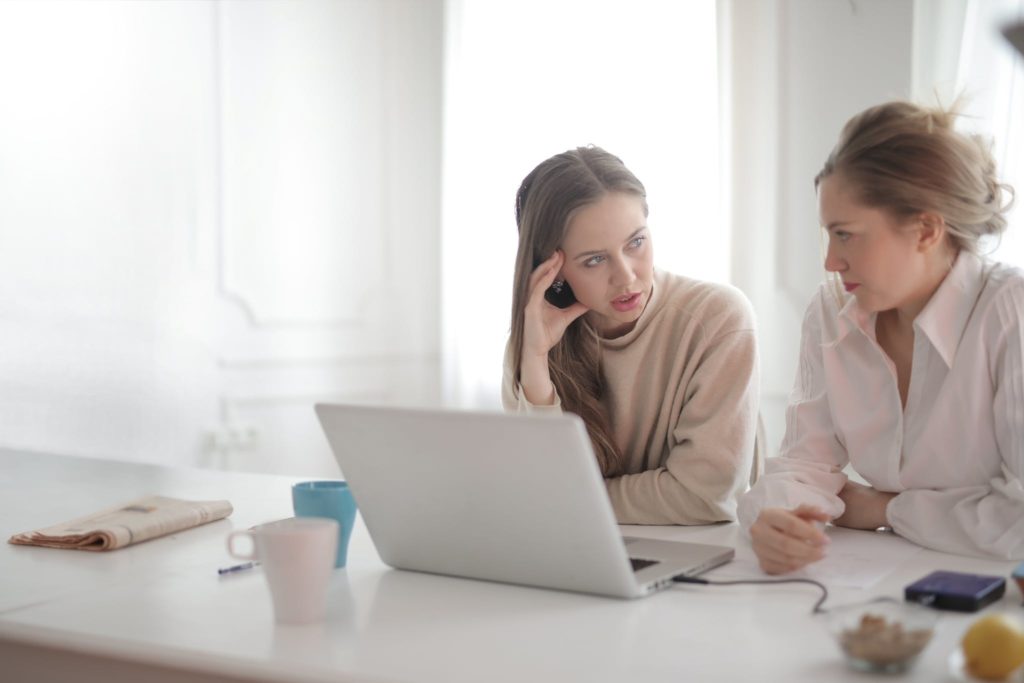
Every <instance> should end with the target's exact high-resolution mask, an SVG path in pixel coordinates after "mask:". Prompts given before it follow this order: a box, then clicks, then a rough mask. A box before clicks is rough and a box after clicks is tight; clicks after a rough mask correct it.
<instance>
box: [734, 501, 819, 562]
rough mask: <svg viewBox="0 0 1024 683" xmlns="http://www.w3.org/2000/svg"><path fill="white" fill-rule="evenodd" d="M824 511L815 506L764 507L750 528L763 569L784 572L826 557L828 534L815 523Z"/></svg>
mask: <svg viewBox="0 0 1024 683" xmlns="http://www.w3.org/2000/svg"><path fill="white" fill-rule="evenodd" d="M798 511H799V512H800V514H799V515H798V514H797V513H798ZM820 512H821V511H820V510H817V509H815V508H808V509H805V510H800V508H797V510H792V511H790V510H782V509H768V510H764V511H763V512H762V513H761V515H760V516H759V517H758V519H757V521H756V522H755V523H754V524H753V525H752V526H751V528H750V536H751V541H752V546H753V548H754V552H755V553H756V554H757V558H758V562H759V563H760V564H761V568H762V569H763V570H764V571H766V572H768V573H769V574H780V573H784V572H790V571H794V570H796V569H799V568H800V567H803V566H805V565H807V564H810V563H811V562H817V561H818V560H820V559H822V558H823V557H824V556H825V546H826V545H827V544H828V537H827V536H826V535H825V534H824V532H822V531H821V530H820V529H818V528H817V527H816V526H815V522H817V521H821V520H820V517H821V516H822V515H821V514H819V513H820ZM803 515H806V516H807V517H810V519H807V518H806V517H804V516H803Z"/></svg>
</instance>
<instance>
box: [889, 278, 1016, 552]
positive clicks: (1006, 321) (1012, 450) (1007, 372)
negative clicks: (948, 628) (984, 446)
mask: <svg viewBox="0 0 1024 683" xmlns="http://www.w3.org/2000/svg"><path fill="white" fill-rule="evenodd" d="M994 306H995V310H994V319H993V324H994V325H996V329H998V330H1000V331H1001V333H997V334H995V335H994V338H995V339H996V340H997V341H996V344H997V345H996V347H995V348H993V349H991V356H990V362H989V367H990V371H991V372H992V376H993V378H994V386H995V395H994V396H993V401H994V405H993V409H994V410H993V412H994V414H995V434H996V442H997V444H998V448H999V454H1000V457H1001V460H1002V473H1001V476H997V477H993V478H992V479H991V480H990V481H989V483H988V485H987V486H986V485H979V486H967V487H962V488H952V489H943V490H938V491H936V490H930V489H911V490H907V491H904V492H902V493H900V494H899V495H898V496H896V497H895V498H894V499H893V500H892V501H891V502H890V503H889V506H888V508H887V510H886V516H887V518H888V520H889V524H890V525H891V526H892V528H893V530H894V531H895V532H896V533H898V534H899V535H900V536H903V537H905V538H907V539H909V540H911V541H913V542H914V543H918V544H920V545H923V546H925V547H928V548H934V549H935V550H941V551H944V552H951V553H962V554H968V555H988V556H991V557H997V558H1001V559H1016V560H1024V484H1022V480H1024V330H1022V323H1024V296H1022V292H1021V291H1020V289H1019V288H1017V289H1011V290H1008V291H1006V292H1004V293H1002V294H1001V295H1000V297H999V298H998V299H997V300H996V301H995V302H994ZM963 456H964V457H965V458H969V457H971V454H969V453H965V454H963Z"/></svg>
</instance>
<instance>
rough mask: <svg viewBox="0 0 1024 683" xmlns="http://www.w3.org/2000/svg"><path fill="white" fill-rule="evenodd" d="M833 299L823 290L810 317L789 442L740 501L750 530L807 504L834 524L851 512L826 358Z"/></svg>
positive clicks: (740, 512)
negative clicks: (775, 511)
mask: <svg viewBox="0 0 1024 683" xmlns="http://www.w3.org/2000/svg"><path fill="white" fill-rule="evenodd" d="M827 295H828V294H827V292H825V291H824V290H820V291H819V292H818V294H817V296H816V297H815V298H814V300H813V301H812V302H811V305H810V306H809V307H808V308H807V312H806V314H805V315H804V322H803V329H802V333H801V342H800V365H799V368H798V370H797V376H796V381H795V383H794V386H793V392H792V394H791V395H790V398H789V406H788V407H787V408H786V436H785V438H783V440H782V447H781V450H780V453H779V455H778V457H775V458H769V459H768V461H767V463H766V465H765V473H764V475H763V476H762V477H761V479H760V480H758V482H757V484H755V485H754V487H753V488H752V489H750V491H748V492H747V493H746V494H744V496H743V497H742V498H741V499H740V503H739V510H738V516H739V521H740V524H741V525H742V527H743V529H745V530H746V529H749V528H750V525H751V524H753V523H754V521H756V520H757V517H758V515H759V514H760V513H761V510H763V509H764V508H770V507H781V508H786V509H792V508H795V507H797V506H798V505H801V504H805V503H806V504H809V505H814V506H816V507H818V508H821V509H822V510H824V511H825V512H827V513H828V514H829V515H830V516H831V517H833V518H835V517H838V516H839V515H841V514H842V513H843V511H844V510H845V509H846V506H845V505H844V504H843V501H842V500H840V499H839V496H838V495H837V494H838V493H839V491H841V490H842V488H843V486H844V485H845V484H846V481H847V478H846V475H845V474H843V473H842V469H843V467H845V466H846V463H847V462H848V456H847V453H846V449H845V448H844V446H843V444H842V443H840V441H839V439H838V438H837V437H836V434H835V428H834V426H833V424H832V415H831V412H830V408H829V400H828V391H827V387H826V384H825V372H824V367H823V361H822V352H821V339H822V335H821V326H822V322H821V317H822V315H824V314H825V313H826V311H827V304H826V302H825V301H824V300H823V297H824V296H827Z"/></svg>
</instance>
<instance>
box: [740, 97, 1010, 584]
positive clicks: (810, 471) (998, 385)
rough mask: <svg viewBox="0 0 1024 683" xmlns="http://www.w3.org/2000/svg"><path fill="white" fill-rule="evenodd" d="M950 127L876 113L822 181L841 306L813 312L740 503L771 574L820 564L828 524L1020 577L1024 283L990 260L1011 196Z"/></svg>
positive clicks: (896, 109) (857, 128)
mask: <svg viewBox="0 0 1024 683" xmlns="http://www.w3.org/2000/svg"><path fill="white" fill-rule="evenodd" d="M953 118H954V117H953V115H952V114H951V113H949V112H945V111H941V110H930V109H925V108H922V107H918V106H915V105H912V104H907V103H901V102H894V103H889V104H883V105H880V106H877V107H873V108H871V109H868V110H867V111H864V112H862V113H860V114H858V115H857V116H855V117H854V118H853V119H851V120H850V121H849V122H848V123H847V124H846V126H845V127H844V128H843V131H842V133H841V135H840V138H839V142H838V144H837V145H836V147H835V149H833V150H832V153H831V154H830V155H829V157H828V160H827V161H826V162H825V166H824V168H822V170H821V172H820V173H819V174H818V177H817V178H816V179H815V186H816V188H817V191H818V208H819V212H820V217H821V223H822V225H823V226H824V228H825V229H826V230H827V232H828V253H827V256H826V258H825V268H826V270H828V271H829V272H831V273H834V274H835V275H837V276H838V278H839V280H840V281H841V284H842V288H841V289H840V290H839V291H838V292H837V291H834V289H832V288H829V287H827V286H823V287H822V288H821V289H820V291H819V292H818V294H817V296H815V298H814V300H813V301H812V302H811V305H810V307H809V308H808V309H807V313H806V315H805V317H804V325H803V341H802V348H801V351H800V367H799V371H798V373H797V378H796V386H795V388H794V391H793V395H792V397H791V402H790V405H789V408H788V411H787V416H786V436H785V438H784V439H783V443H782V450H781V453H780V455H779V457H777V458H772V459H770V460H769V462H768V465H767V470H766V473H765V476H764V477H763V478H762V479H761V480H760V481H759V482H758V484H757V485H756V486H755V487H754V488H753V489H752V490H751V491H750V492H749V493H748V494H747V495H746V496H745V497H744V498H743V500H742V501H741V503H740V521H741V523H742V524H743V525H744V526H745V527H747V528H749V531H750V537H751V540H752V543H753V548H754V550H755V552H756V553H757V556H758V558H759V560H760V564H761V567H762V568H763V569H764V570H765V571H766V572H769V573H782V572H788V571H792V570H794V569H798V568H800V567H802V566H804V565H806V564H808V563H810V562H814V561H816V560H818V559H820V558H821V557H822V556H823V555H824V554H825V552H826V548H827V537H826V535H825V533H824V532H823V529H822V524H821V522H827V521H831V522H832V523H833V524H836V525H839V526H846V527H852V528H855V529H876V528H880V527H891V528H892V529H893V531H895V533H897V534H899V535H901V536H903V537H905V538H907V539H909V540H911V541H913V542H914V543H917V544H919V545H922V546H926V547H929V548H934V549H937V550H941V551H945V552H952V553H961V554H966V555H978V556H991V557H998V558H1016V559H1024V488H1022V486H1021V479H1022V475H1024V329H1022V320H1024V273H1022V272H1021V271H1020V270H1018V269H1016V268H1013V267H1010V266H1007V265H1002V264H999V263H993V262H990V261H988V260H986V259H984V258H982V257H980V256H979V255H978V251H979V240H980V239H981V238H982V237H984V236H986V235H998V234H999V233H1000V232H1002V230H1003V229H1004V228H1005V225H1006V221H1005V218H1004V216H1003V214H1004V212H1005V210H1006V208H1007V205H1008V203H1009V201H1010V194H1011V192H1010V191H1009V188H1008V187H1006V186H1004V185H1001V184H1000V183H999V181H998V180H997V178H996V175H995V165H994V163H993V161H992V158H991V155H990V153H989V151H988V148H987V147H986V146H985V145H984V144H982V142H981V141H980V140H979V139H978V138H976V137H973V136H967V135H964V134H961V133H959V132H957V131H956V130H954V128H953ZM847 464H850V465H851V466H852V467H853V469H854V470H856V472H857V473H858V474H860V476H861V477H863V479H864V480H866V481H867V485H863V484H859V483H856V482H854V481H852V480H850V479H848V478H847V476H846V475H845V474H844V473H843V468H844V467H845V466H846V465H847Z"/></svg>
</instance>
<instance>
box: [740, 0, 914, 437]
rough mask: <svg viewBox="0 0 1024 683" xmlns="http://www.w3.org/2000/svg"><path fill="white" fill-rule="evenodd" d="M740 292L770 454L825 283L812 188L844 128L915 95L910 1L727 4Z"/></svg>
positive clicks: (747, 0) (782, 425)
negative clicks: (750, 328)
mask: <svg viewBox="0 0 1024 683" xmlns="http://www.w3.org/2000/svg"><path fill="white" fill-rule="evenodd" d="M720 16H721V18H722V23H721V30H722V31H723V41H722V42H723V54H722V60H723V62H724V63H725V64H726V65H728V67H729V68H728V72H729V73H731V78H730V79H729V80H728V81H727V82H725V83H724V86H725V93H724V98H725V100H726V101H727V102H728V106H726V107H724V108H725V109H727V110H728V111H731V112H732V113H731V117H732V120H731V122H730V124H731V125H729V126H728V127H727V128H726V130H730V131H731V136H730V137H729V138H728V139H727V140H726V146H727V149H729V153H728V157H727V164H728V167H729V172H728V176H727V177H728V180H727V183H728V185H729V186H730V187H731V191H732V196H731V201H730V204H729V213H730V220H731V223H732V233H733V271H732V279H733V282H734V284H736V285H737V286H738V287H740V288H741V289H743V290H744V292H746V294H747V296H749V297H750V299H751V301H752V302H753V304H754V308H755V310H756V311H757V315H758V325H759V333H760V344H761V359H762V394H761V410H762V415H763V416H764V418H765V426H766V431H767V433H768V442H769V454H770V455H774V454H775V453H776V452H777V448H778V444H779V443H780V442H781V440H782V435H783V432H784V430H785V417H784V413H785V406H786V401H787V397H788V394H789V391H790V389H791V387H792V384H793V378H794V376H795V372H796V367H797V352H798V346H799V340H800V325H801V321H802V319H803V312H804V309H805V308H806V306H807V304H808V303H809V301H810V298H811V296H812V295H813V293H814V291H815V288H816V287H817V286H818V284H819V283H820V282H821V281H822V280H823V279H824V276H825V270H824V266H823V260H824V256H823V251H822V248H823V242H822V240H821V237H822V235H821V232H820V230H819V227H818V226H819V222H818V216H817V203H816V197H815V193H814V186H813V179H814V176H815V175H816V174H817V172H818V171H819V170H820V168H821V165H822V164H823V163H824V161H825V157H826V156H827V155H828V153H829V151H830V150H831V148H832V146H833V145H834V144H835V141H836V139H837V138H838V135H839V130H840V129H841V128H842V126H843V124H844V123H845V122H846V121H847V120H848V119H849V118H850V117H851V116H852V115H853V114H855V113H857V112H858V111H860V110H862V109H864V108H866V107H868V106H870V105H873V104H878V103H880V102H883V101H886V100H890V99H897V98H907V97H909V96H910V94H911V73H912V61H913V60H912V54H911V46H912V40H911V38H912V35H913V28H914V27H913V0H724V1H723V2H720Z"/></svg>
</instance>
